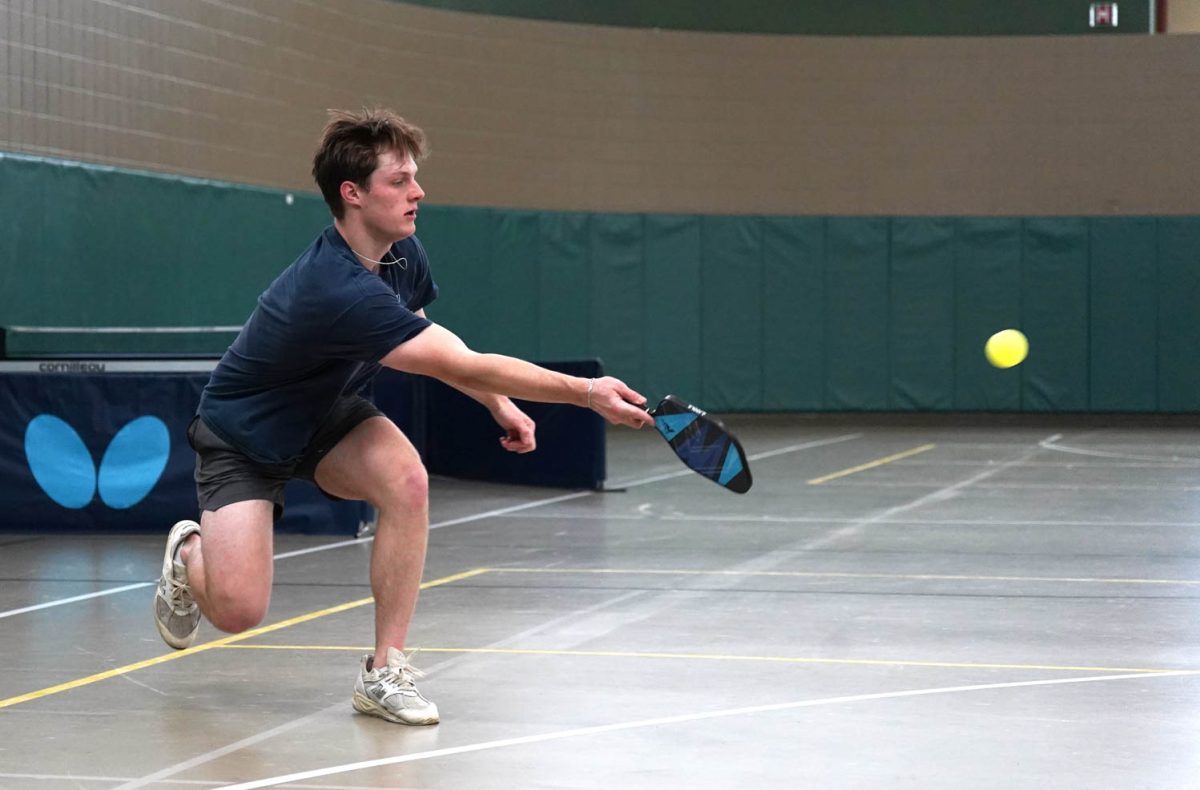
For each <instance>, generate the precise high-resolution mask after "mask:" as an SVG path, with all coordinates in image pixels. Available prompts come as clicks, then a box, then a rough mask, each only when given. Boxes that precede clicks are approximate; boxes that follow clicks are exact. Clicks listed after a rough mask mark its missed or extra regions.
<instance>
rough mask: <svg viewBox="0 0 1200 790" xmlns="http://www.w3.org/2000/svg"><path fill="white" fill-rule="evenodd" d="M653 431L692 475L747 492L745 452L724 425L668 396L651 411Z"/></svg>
mask: <svg viewBox="0 0 1200 790" xmlns="http://www.w3.org/2000/svg"><path fill="white" fill-rule="evenodd" d="M650 416H651V417H653V418H654V427H655V428H657V429H658V432H659V433H660V434H662V437H663V438H664V439H666V440H667V443H668V444H670V445H671V449H672V450H674V451H675V454H676V455H678V456H679V460H681V461H683V462H684V464H686V465H687V467H688V468H689V469H691V470H692V471H694V472H696V473H698V474H700V475H703V476H704V477H707V478H708V479H709V480H712V481H713V482H714V483H716V484H717V485H719V486H723V487H725V488H728V489H729V490H730V491H733V492H735V493H738V494H744V493H746V492H747V491H749V490H750V486H751V485H752V484H753V483H754V480H753V479H752V478H751V477H750V464H749V463H748V462H747V461H746V452H745V451H744V450H743V449H742V445H741V443H740V442H738V440H737V438H736V437H735V436H734V435H733V434H732V433H730V432H729V429H728V428H726V427H725V424H724V423H722V422H721V421H720V420H718V419H717V418H716V417H713V416H712V415H710V414H708V413H707V412H705V411H704V410H702V409H698V408H696V407H695V406H693V405H691V404H690V403H687V402H686V401H683V400H681V399H679V398H676V397H675V396H674V395H668V396H667V397H665V398H663V399H662V401H661V402H659V404H658V405H657V406H655V407H654V408H653V409H651V410H650Z"/></svg>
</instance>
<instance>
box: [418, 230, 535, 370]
mask: <svg viewBox="0 0 1200 790" xmlns="http://www.w3.org/2000/svg"><path fill="white" fill-rule="evenodd" d="M492 234H493V236H492V241H493V244H495V253H494V255H493V258H492V271H491V277H490V278H489V289H490V292H491V293H490V296H491V302H490V306H491V310H489V311H488V313H487V326H488V339H487V340H486V341H484V342H483V343H481V344H480V345H479V347H478V348H477V350H478V351H489V352H495V353H499V354H510V355H512V356H517V357H522V358H524V359H535V358H536V357H537V356H538V354H539V353H541V343H540V342H539V338H540V337H541V334H542V331H543V327H542V326H541V321H540V320H539V319H540V318H541V308H540V306H539V301H540V300H542V299H556V298H558V294H544V293H542V289H541V272H540V268H541V267H540V266H539V263H538V262H539V261H540V260H541V256H542V238H541V221H540V218H539V216H538V213H537V212H534V211H503V212H501V211H497V212H496V214H495V223H494V224H493V227H492ZM430 256H431V258H432V259H433V260H435V261H436V254H435V253H430ZM434 267H435V268H434V278H435V279H436V278H437V268H436V263H435V264H434ZM545 330H546V331H549V330H550V327H546V328H545Z"/></svg>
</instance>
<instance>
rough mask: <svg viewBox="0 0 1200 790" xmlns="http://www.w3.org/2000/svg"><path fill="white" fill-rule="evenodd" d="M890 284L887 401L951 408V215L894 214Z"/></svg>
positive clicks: (907, 406) (894, 404) (915, 406)
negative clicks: (905, 215)
mask: <svg viewBox="0 0 1200 790" xmlns="http://www.w3.org/2000/svg"><path fill="white" fill-rule="evenodd" d="M890 287H891V293H890V294H889V299H888V301H889V303H890V305H891V326H890V327H889V330H888V337H889V340H890V355H891V395H890V397H889V399H888V403H889V407H890V408H894V409H903V410H907V409H950V408H952V407H953V406H954V387H953V382H954V339H955V336H954V220H952V219H948V218H944V217H934V218H925V217H907V218H897V219H895V220H893V222H892V249H891V282H890Z"/></svg>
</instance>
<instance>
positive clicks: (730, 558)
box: [0, 416, 1200, 790]
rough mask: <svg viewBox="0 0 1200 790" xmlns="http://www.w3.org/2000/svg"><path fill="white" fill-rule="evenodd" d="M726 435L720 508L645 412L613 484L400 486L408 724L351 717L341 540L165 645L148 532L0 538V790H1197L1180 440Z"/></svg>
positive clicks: (358, 576) (766, 421)
mask: <svg viewBox="0 0 1200 790" xmlns="http://www.w3.org/2000/svg"><path fill="white" fill-rule="evenodd" d="M730 423H731V425H733V426H734V427H736V428H737V429H739V431H740V432H741V435H742V439H743V443H744V444H745V446H746V449H747V452H748V453H750V454H751V455H752V457H755V458H756V460H755V462H754V467H753V469H754V476H755V486H754V489H753V490H752V491H751V492H750V494H748V495H746V496H744V497H738V496H736V495H733V494H729V493H728V492H725V491H723V490H721V489H719V488H718V487H716V486H714V485H712V484H711V483H709V482H707V481H704V480H702V479H700V478H698V477H695V476H693V475H690V474H689V473H686V471H685V470H682V467H681V466H679V465H678V462H677V461H676V460H675V458H674V456H673V455H672V454H671V453H670V451H669V450H668V449H667V448H666V447H665V446H663V445H662V444H661V443H660V441H659V440H658V439H657V437H656V435H653V434H651V433H648V432H645V433H642V434H634V433H632V432H628V431H625V432H616V431H614V432H613V433H612V434H611V436H610V445H609V455H610V457H609V486H610V488H613V489H621V490H614V491H609V492H604V493H589V492H575V493H573V492H562V491H555V490H545V489H530V488H516V487H506V486H496V485H486V484H479V483H466V482H460V481H452V480H437V481H435V483H434V493H433V521H434V525H435V529H434V531H433V534H432V538H431V545H430V551H429V562H428V566H427V570H426V577H425V578H426V580H427V582H428V584H429V585H430V586H429V587H428V589H426V590H425V591H424V592H423V593H422V598H421V602H420V605H419V607H418V611H417V617H416V621H415V624H414V628H413V633H412V637H411V646H413V647H420V648H422V650H421V652H420V653H419V654H418V656H417V658H416V664H417V665H418V666H420V667H422V668H424V669H425V670H426V672H427V673H428V677H426V678H425V680H424V681H423V682H422V684H421V687H422V689H423V690H424V691H425V692H426V693H427V694H428V695H429V696H430V697H431V698H432V699H434V700H435V701H436V702H437V703H438V705H439V707H440V708H441V711H442V717H443V722H442V724H440V725H439V726H437V727H431V728H405V727H400V726H397V725H392V724H388V723H386V722H383V721H380V720H376V719H372V718H368V717H364V716H360V715H356V714H354V713H353V712H352V710H351V708H350V691H351V686H352V683H353V679H354V675H355V672H356V670H357V661H358V656H359V655H360V654H361V653H362V652H364V651H365V650H366V649H367V646H368V645H369V644H370V643H371V641H372V638H371V633H372V626H371V617H372V608H371V606H370V605H369V603H364V602H363V601H364V599H365V598H366V597H367V596H369V595H370V589H369V587H368V583H367V559H368V556H369V552H370V543H369V542H348V543H347V542H346V541H345V540H344V539H335V538H314V537H302V536H280V537H279V539H278V540H277V546H276V550H277V551H278V552H279V553H280V554H284V555H286V554H288V553H290V552H293V551H296V550H301V549H306V548H312V549H320V550H318V551H313V552H310V553H305V554H299V555H291V556H281V557H280V558H279V559H278V561H277V564H276V582H275V591H274V598H273V601H272V606H271V611H270V614H269V615H268V618H267V621H266V628H265V629H260V630H259V631H256V632H252V633H251V635H249V636H247V637H245V638H240V639H232V640H231V639H223V638H222V637H223V635H222V634H219V633H218V632H216V631H215V630H214V629H212V628H211V627H209V626H207V625H206V626H205V627H204V629H203V630H202V632H201V635H200V640H199V642H198V644H199V646H200V648H201V649H199V650H195V649H194V650H192V651H188V652H185V653H176V652H174V651H170V650H168V649H167V648H166V647H164V645H163V644H162V643H161V642H160V641H159V639H158V636H157V634H156V633H155V630H154V626H153V624H152V622H151V620H150V595H151V588H150V586H149V585H148V584H146V583H148V582H149V581H150V580H151V579H153V578H154V577H155V576H156V575H157V572H158V571H157V566H158V563H159V561H160V556H161V550H162V543H161V539H160V538H153V539H151V538H149V537H137V536H99V535H97V536H78V537H71V538H62V537H38V536H36V535H13V534H7V535H4V534H0V667H2V669H0V787H2V788H13V789H14V790H27V789H29V788H60V787H61V788H83V789H84V790H99V789H100V788H115V787H122V788H125V787H162V788H187V787H201V788H203V787H213V786H226V785H236V786H239V787H240V786H246V787H250V786H255V787H267V786H272V787H273V786H280V787H309V788H316V787H323V788H473V789H479V790H491V789H492V788H495V789H496V790H500V789H501V788H503V789H504V790H509V789H511V788H611V787H621V788H622V790H635V789H640V788H656V789H657V788H727V787H729V786H731V785H737V784H749V785H752V786H756V787H769V788H794V787H814V788H881V787H888V788H893V787H901V788H955V789H958V788H1085V787H1086V788H1093V787H1103V788H1109V789H1111V788H1190V787H1200V601H1198V595H1200V430H1198V429H1197V428H1195V427H1189V425H1188V422H1186V421H1184V420H1174V421H1172V420H1132V419H1120V420H1119V419H1115V418H1104V419H1101V418H1091V419H1083V418H1066V417H1053V416H1045V417H1040V418H1034V417H1018V416H1008V417H1001V416H995V417H979V418H974V419H967V418H955V417H951V416H941V417H937V416H910V417H888V416H861V417H846V416H840V417H805V416H790V417H766V416H758V417H752V416H743V417H735V418H733V419H731V420H730ZM182 515H186V514H181V516H182ZM165 526H166V525H164V528H165ZM335 542H337V543H342V544H346V545H330V544H334V543H335ZM139 584H141V585H144V586H137V587H134V588H133V589H126V590H123V591H120V590H121V588H123V587H126V586H128V585H139ZM96 593H109V594H101V595H93V594H96ZM87 595H93V597H87V598H83V599H81V600H76V601H73V602H68V601H67V600H66V599H70V598H73V597H76V596H87ZM347 604H349V605H348V606H346V607H345V608H342V609H340V610H334V609H335V608H336V607H340V606H343V605H347ZM35 606H43V608H38V609H33V610H28V608H29V607H35ZM21 610H26V611H21ZM106 673H107V674H106ZM293 773H299V774H301V776H300V777H297V778H294V779H286V778H284V777H286V776H288V775H289V774H293ZM256 782H257V783H256Z"/></svg>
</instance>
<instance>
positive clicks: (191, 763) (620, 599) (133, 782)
mask: <svg viewBox="0 0 1200 790" xmlns="http://www.w3.org/2000/svg"><path fill="white" fill-rule="evenodd" d="M642 595H644V593H642V592H640V591H639V592H630V593H623V594H621V595H618V596H616V597H615V598H610V599H608V600H607V601H603V602H601V603H597V604H593V605H592V606H589V607H586V608H584V609H581V610H579V611H575V612H571V613H570V614H568V615H563V616H561V617H556V618H554V619H552V620H549V621H547V622H545V623H542V624H541V625H538V626H534V627H533V628H529V629H526V630H525V631H522V632H520V633H517V634H513V635H512V636H508V637H505V638H504V639H501V640H499V641H497V642H493V643H492V644H490V645H488V647H487V648H486V649H488V650H493V649H504V648H507V647H509V646H511V645H515V644H518V643H519V642H521V641H523V640H525V639H527V638H529V637H530V636H534V635H536V634H538V633H541V632H542V631H548V630H550V629H552V628H556V627H558V626H559V625H562V624H563V623H567V622H570V621H571V620H574V619H577V618H579V617H581V616H585V615H588V614H592V613H593V612H598V611H601V610H603V609H607V608H608V607H610V606H614V605H616V604H619V603H624V602H625V601H627V600H630V599H631V598H637V597H639V596H642ZM468 658H469V657H468V656H467V655H460V656H456V657H454V658H450V659H447V660H445V661H440V662H438V663H437V664H434V665H433V666H431V667H427V668H426V669H425V673H424V674H425V675H432V674H434V673H437V672H444V671H445V670H447V669H450V668H452V667H454V666H456V665H458V664H460V663H462V662H464V661H466V660H468ZM345 704H346V703H344V702H337V703H334V704H333V705H330V706H329V707H326V708H323V709H321V710H318V711H316V712H315V713H310V714H308V715H307V716H302V717H301V718H299V719H293V720H292V721H289V722H286V723H284V724H280V725H279V726H277V727H273V728H272V729H270V730H267V731H265V732H259V733H256V734H254V735H251V736H248V737H246V738H242V739H241V740H238V741H234V742H233V743H229V744H226V745H225V746H222V747H220V748H217V749H213V750H212V751H209V752H205V753H204V754H200V755H197V756H196V757H192V758H190V759H188V760H184V761H183V762H179V763H175V764H174V765H169V766H167V767H166V768H162V769H159V770H158V771H155V772H154V773H152V774H149V775H147V776H143V777H141V778H138V779H125V780H122V781H124V782H125V784H122V785H120V786H119V787H114V788H113V790H136V788H139V787H146V786H147V785H151V784H154V783H156V782H157V783H161V782H164V781H167V780H168V779H169V778H170V777H172V776H175V775H176V774H178V773H182V772H183V771H186V770H188V769H191V768H195V767H197V766H200V765H204V764H206V763H210V762H212V761H213V760H216V759H218V758H220V757H224V756H225V755H227V754H233V753H234V752H239V751H241V750H242V749H244V748H246V747H247V746H254V745H255V744H258V743H262V742H263V741H266V740H269V739H270V738H274V737H275V736H277V735H282V734H284V733H286V732H289V731H291V730H294V729H296V728H297V727H300V726H302V725H305V724H308V723H309V722H311V721H314V720H316V719H318V718H320V717H322V716H325V715H326V714H328V713H330V712H331V711H334V710H339V709H342V708H344V706H345ZM0 776H2V775H0Z"/></svg>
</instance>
